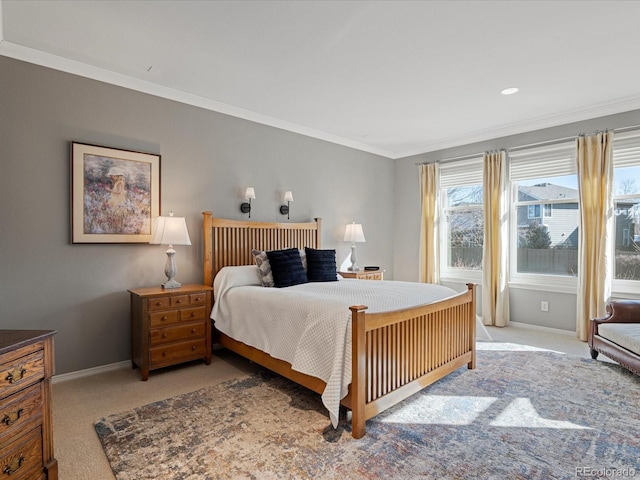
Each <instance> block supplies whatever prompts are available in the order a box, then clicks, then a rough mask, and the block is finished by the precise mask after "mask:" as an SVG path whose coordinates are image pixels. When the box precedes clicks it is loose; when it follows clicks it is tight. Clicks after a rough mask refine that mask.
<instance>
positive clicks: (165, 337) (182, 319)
mask: <svg viewBox="0 0 640 480" xmlns="http://www.w3.org/2000/svg"><path fill="white" fill-rule="evenodd" d="M212 290H213V288H211V287H207V286H206V285H183V286H182V287H179V288H171V289H168V288H166V289H165V288H161V287H151V288H138V289H135V290H129V293H130V294H131V365H132V367H133V368H136V367H139V368H140V370H141V372H142V380H143V381H144V380H147V379H148V378H149V371H150V370H155V369H157V368H162V367H168V366H169V365H176V364H178V363H183V362H188V361H191V360H197V359H200V358H202V359H203V360H204V361H205V363H206V364H207V365H209V364H210V363H211V320H210V319H209V315H210V314H211V292H212Z"/></svg>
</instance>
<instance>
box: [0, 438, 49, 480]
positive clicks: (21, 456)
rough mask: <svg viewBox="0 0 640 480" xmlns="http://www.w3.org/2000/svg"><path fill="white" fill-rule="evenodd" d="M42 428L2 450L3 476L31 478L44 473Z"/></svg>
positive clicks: (0, 454) (24, 479)
mask: <svg viewBox="0 0 640 480" xmlns="http://www.w3.org/2000/svg"><path fill="white" fill-rule="evenodd" d="M43 466H44V464H43V462H42V430H41V428H40V427H37V428H35V429H33V430H32V431H31V432H29V433H27V434H26V435H23V436H21V437H19V438H18V439H17V440H16V441H14V442H12V443H10V444H8V445H7V446H6V447H4V448H3V449H1V450H0V473H2V474H3V477H2V478H11V479H14V480H27V479H28V480H30V479H32V478H40V475H41V474H42V468H43Z"/></svg>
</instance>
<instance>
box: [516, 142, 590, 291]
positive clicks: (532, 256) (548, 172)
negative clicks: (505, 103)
mask: <svg viewBox="0 0 640 480" xmlns="http://www.w3.org/2000/svg"><path fill="white" fill-rule="evenodd" d="M509 157H510V162H509V170H510V172H509V179H510V186H511V204H510V242H509V253H510V281H511V282H512V283H513V284H521V285H530V286H538V287H541V288H548V287H553V288H556V287H558V288H560V289H562V288H566V291H572V289H575V286H576V284H577V282H576V275H577V271H578V221H579V210H578V178H577V174H576V166H575V144H574V143H573V142H566V143H562V144H558V145H553V146H545V147H538V148H530V149H523V150H520V151H515V152H510V154H509Z"/></svg>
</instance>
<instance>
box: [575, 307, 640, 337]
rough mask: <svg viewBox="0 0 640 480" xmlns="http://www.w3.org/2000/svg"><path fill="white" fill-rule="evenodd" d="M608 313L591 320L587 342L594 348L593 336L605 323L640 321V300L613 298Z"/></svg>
mask: <svg viewBox="0 0 640 480" xmlns="http://www.w3.org/2000/svg"><path fill="white" fill-rule="evenodd" d="M606 309H607V315H605V316H604V317H602V318H592V319H591V321H590V322H589V334H588V337H587V343H588V344H589V346H590V347H591V348H593V337H594V336H595V335H598V325H601V324H603V323H640V300H612V301H611V302H609V303H608V304H607V307H606Z"/></svg>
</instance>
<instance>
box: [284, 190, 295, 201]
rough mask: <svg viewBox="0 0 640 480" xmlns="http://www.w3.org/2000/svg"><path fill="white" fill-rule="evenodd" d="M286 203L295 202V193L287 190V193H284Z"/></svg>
mask: <svg viewBox="0 0 640 480" xmlns="http://www.w3.org/2000/svg"><path fill="white" fill-rule="evenodd" d="M284 201H285V202H293V193H291V190H287V191H286V192H284Z"/></svg>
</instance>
